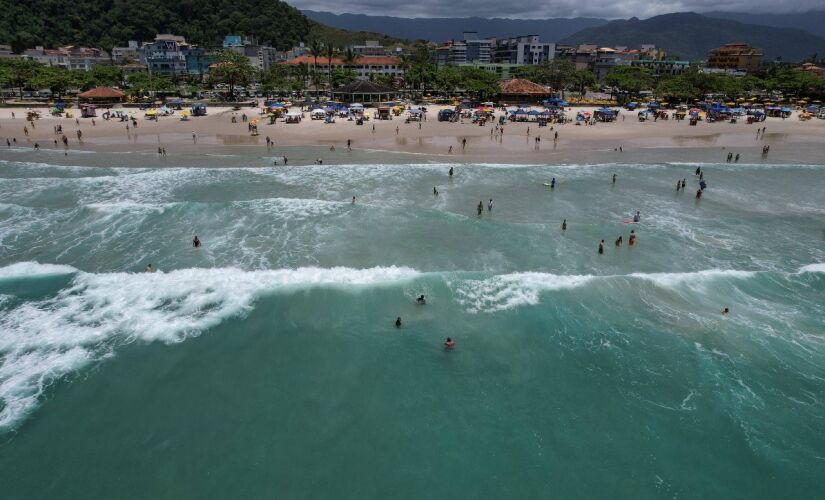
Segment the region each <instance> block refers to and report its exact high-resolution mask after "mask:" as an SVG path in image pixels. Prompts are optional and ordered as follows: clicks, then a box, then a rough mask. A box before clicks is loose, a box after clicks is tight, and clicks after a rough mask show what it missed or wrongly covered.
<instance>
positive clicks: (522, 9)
mask: <svg viewBox="0 0 825 500" xmlns="http://www.w3.org/2000/svg"><path fill="white" fill-rule="evenodd" d="M286 1H287V3H289V4H291V5H294V6H295V7H298V8H299V9H310V10H321V11H328V12H335V13H338V14H340V13H345V12H348V13H353V14H372V15H384V16H399V17H471V16H479V17H509V18H532V19H536V18H546V17H576V16H588V17H602V18H619V17H622V18H624V17H632V16H636V17H639V18H646V17H651V16H655V15H658V14H666V13H668V12H685V11H693V12H707V11H711V10H722V11H730V12H752V13H757V12H784V13H788V12H803V11H807V10H812V9H822V8H823V5H825V3H823V0H778V1H777V0H694V1H685V0H552V1H549V2H548V1H547V0H520V1H510V2H506V1H505V2H502V1H501V0H417V1H415V2H398V1H397V0H350V1H348V2H341V1H340V0H286Z"/></svg>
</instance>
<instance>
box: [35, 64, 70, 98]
mask: <svg viewBox="0 0 825 500" xmlns="http://www.w3.org/2000/svg"><path fill="white" fill-rule="evenodd" d="M71 83H72V81H71V75H70V72H69V71H66V70H65V69H63V68H55V67H52V66H43V67H41V68H39V70H38V71H36V72H35V73H34V74H33V75H32V77H31V79H30V81H29V84H30V85H31V86H32V87H36V88H38V89H43V88H47V89H49V91H51V93H52V96H53V97H55V98H60V96H62V95H63V94H64V93H65V92H66V90H67V89H68V88H69V86H70V85H71Z"/></svg>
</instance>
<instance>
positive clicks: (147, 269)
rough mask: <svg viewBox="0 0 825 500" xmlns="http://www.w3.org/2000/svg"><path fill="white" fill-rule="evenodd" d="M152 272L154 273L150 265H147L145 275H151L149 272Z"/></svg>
mask: <svg viewBox="0 0 825 500" xmlns="http://www.w3.org/2000/svg"><path fill="white" fill-rule="evenodd" d="M153 271H154V269H152V264H147V265H146V272H147V273H151V272H153Z"/></svg>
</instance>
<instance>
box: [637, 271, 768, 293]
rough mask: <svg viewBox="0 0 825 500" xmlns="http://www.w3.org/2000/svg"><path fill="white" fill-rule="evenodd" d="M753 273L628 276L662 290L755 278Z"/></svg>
mask: <svg viewBox="0 0 825 500" xmlns="http://www.w3.org/2000/svg"><path fill="white" fill-rule="evenodd" d="M755 275H756V272H755V271H737V270H735V269H728V270H723V269H707V270H704V271H695V272H687V273H632V274H629V275H628V276H630V277H632V278H639V279H643V280H647V281H652V282H653V283H655V284H656V285H658V286H660V287H663V288H671V287H674V286H679V285H685V284H688V285H702V284H705V283H707V282H709V281H711V280H714V279H719V278H740V279H741V278H750V277H751V276H755Z"/></svg>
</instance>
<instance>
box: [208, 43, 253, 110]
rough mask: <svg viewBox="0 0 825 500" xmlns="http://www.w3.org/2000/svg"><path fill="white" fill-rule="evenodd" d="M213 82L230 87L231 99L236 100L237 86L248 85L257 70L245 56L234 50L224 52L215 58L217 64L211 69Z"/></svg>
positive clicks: (210, 73) (210, 74)
mask: <svg viewBox="0 0 825 500" xmlns="http://www.w3.org/2000/svg"><path fill="white" fill-rule="evenodd" d="M209 76H210V78H212V79H213V81H218V82H221V83H225V84H227V85H228V86H229V97H230V98H231V99H234V98H235V86H237V85H247V84H249V82H251V81H252V79H253V78H254V76H255V68H254V67H253V66H252V64H251V63H250V62H249V59H248V58H247V57H246V56H244V55H243V54H238V53H237V52H235V51H232V50H222V51H221V52H219V53H218V54H217V55H216V56H215V63H214V64H213V65H212V66H211V67H210V71H209Z"/></svg>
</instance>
